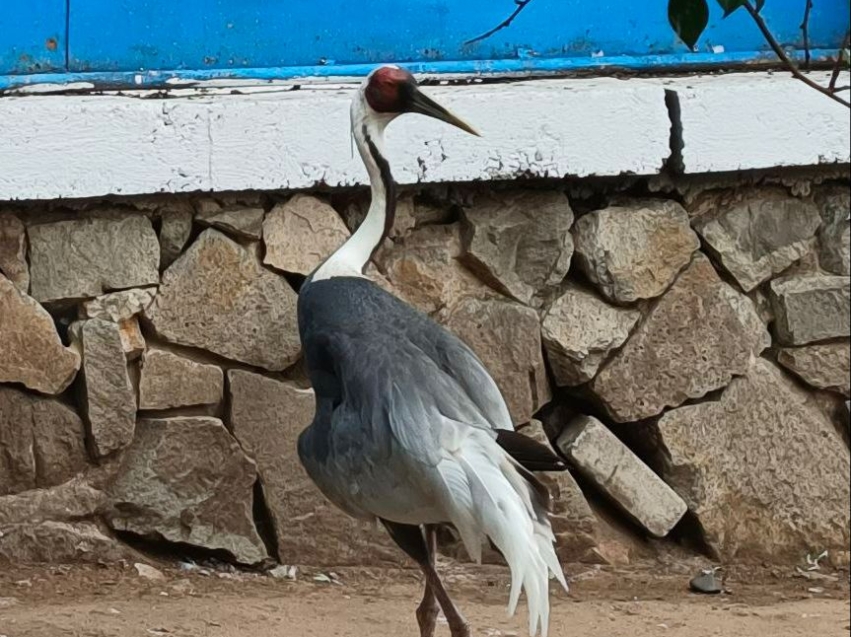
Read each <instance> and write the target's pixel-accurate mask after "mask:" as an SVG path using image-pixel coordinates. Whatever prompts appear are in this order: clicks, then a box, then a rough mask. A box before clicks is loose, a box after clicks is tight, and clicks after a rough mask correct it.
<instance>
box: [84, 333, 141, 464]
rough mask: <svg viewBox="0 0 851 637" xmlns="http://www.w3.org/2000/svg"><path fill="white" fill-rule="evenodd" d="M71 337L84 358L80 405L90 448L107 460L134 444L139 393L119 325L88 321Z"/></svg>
mask: <svg viewBox="0 0 851 637" xmlns="http://www.w3.org/2000/svg"><path fill="white" fill-rule="evenodd" d="M71 333H72V337H73V338H74V340H75V341H76V342H77V344H78V345H77V346H78V348H79V350H80V351H81V352H82V356H83V369H82V376H83V383H82V385H81V405H82V408H83V414H84V416H85V420H86V426H87V428H88V433H89V438H90V441H91V448H92V450H93V451H94V452H95V454H97V456H99V457H102V456H107V455H109V454H111V453H113V452H115V451H118V450H119V449H122V448H124V447H126V446H127V445H128V444H130V441H131V440H133V431H134V428H135V422H136V392H135V390H134V389H133V385H132V384H131V382H130V375H129V372H128V370H127V359H126V357H125V354H124V345H123V344H122V341H121V331H120V328H119V326H118V324H117V323H113V322H111V321H104V320H102V319H89V320H86V321H80V322H78V323H75V324H74V325H72V327H71Z"/></svg>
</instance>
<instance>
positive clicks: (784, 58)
mask: <svg viewBox="0 0 851 637" xmlns="http://www.w3.org/2000/svg"><path fill="white" fill-rule="evenodd" d="M743 6H744V7H745V9H747V11H748V13H750V14H751V17H752V18H753V19H754V22H756V26H758V27H759V30H760V31H761V32H762V35H763V37H764V38H765V41H766V42H768V45H769V46H770V47H771V50H772V51H774V53H775V55H777V57H778V58H780V61H781V62H783V64H784V65H785V66H786V68H787V69H788V70H789V72H790V73H791V74H792V75H793V76H794V77H795V78H797V79H799V80H801V81H802V82H803V83H804V84H806V85H807V86H809V87H810V88H812V89H814V90H816V91H818V92H819V93H822V94H824V95H827V96H828V97H829V98H830V99H832V100H834V101H836V102H839V103H840V104H842V105H843V106H845V107H846V108H851V102H847V101H845V100H844V99H842V98H841V97H839V96H838V95H836V94H835V93H834V92H833V91H831V90H830V89H829V88H827V87H826V86H822V85H821V84H819V83H818V82H814V81H813V80H811V79H810V78H808V77H807V76H806V75H804V74H803V73H801V70H800V69H799V68H798V67H797V66H795V63H794V62H793V61H792V60H791V59H790V58H789V56H788V55H786V51H784V50H783V47H782V46H780V43H779V42H778V41H777V39H776V38H775V37H774V34H773V33H771V30H770V29H769V28H768V25H767V24H765V20H763V19H762V16H761V15H759V12H758V11H757V10H756V9H755V8H754V6H753V4H752V3H751V0H745V2H744V5H743Z"/></svg>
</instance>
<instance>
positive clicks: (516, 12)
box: [464, 0, 532, 45]
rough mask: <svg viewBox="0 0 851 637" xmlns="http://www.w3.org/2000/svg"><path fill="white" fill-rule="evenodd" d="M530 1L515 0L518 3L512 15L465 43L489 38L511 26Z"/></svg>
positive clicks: (473, 42)
mask: <svg viewBox="0 0 851 637" xmlns="http://www.w3.org/2000/svg"><path fill="white" fill-rule="evenodd" d="M530 2H532V0H514V4H516V5H517V7H515V9H514V12H513V13H512V14H511V15H510V16H508V17H507V18H506V19H505V20H503V21H502V22H500V23H499V24H498V25H496V26H495V27H494V28H493V29H491V30H490V31H485V32H484V33H482V34H481V35H477V36H476V37H475V38H473V39H472V40H467V41H466V42H464V44H465V45H467V44H475V43H476V42H481V41H482V40H487V39H488V38H489V37H491V36H492V35H493V34H494V33H497V32H498V31H502V30H503V29H507V28H508V27H510V26H511V23H512V22H514V19H515V18H516V17H517V16H519V15H520V12H521V11H523V9H525V8H526V5H528V4H529V3H530Z"/></svg>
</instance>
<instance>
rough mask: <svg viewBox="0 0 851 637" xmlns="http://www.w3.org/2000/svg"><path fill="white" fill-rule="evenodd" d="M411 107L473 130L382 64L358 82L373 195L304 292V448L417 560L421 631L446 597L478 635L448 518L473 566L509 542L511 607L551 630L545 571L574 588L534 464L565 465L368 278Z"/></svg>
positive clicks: (458, 352) (459, 357)
mask: <svg viewBox="0 0 851 637" xmlns="http://www.w3.org/2000/svg"><path fill="white" fill-rule="evenodd" d="M404 113H420V114H422V115H427V116H429V117H434V118H436V119H439V120H442V121H444V122H447V123H449V124H452V125H454V126H457V127H458V128H460V129H462V130H464V131H467V132H469V133H473V134H476V135H477V134H478V133H476V131H475V130H474V129H473V128H472V127H471V126H470V125H468V124H466V123H465V122H464V121H462V120H461V119H459V118H458V117H456V116H455V115H453V114H452V113H450V112H449V111H447V110H446V109H445V108H443V107H442V106H440V105H439V104H437V103H436V102H435V101H433V100H432V99H431V98H429V97H427V96H426V95H425V94H424V93H423V92H422V91H421V90H420V88H419V87H418V85H417V82H416V81H415V79H414V77H413V76H412V75H411V74H410V73H409V72H408V71H406V70H404V69H402V68H399V67H396V66H382V67H380V68H378V69H376V70H374V71H373V72H372V73H371V74H370V75H369V77H368V78H367V79H366V80H365V81H364V82H363V84H362V85H361V87H360V88H359V90H358V91H357V94H356V95H355V97H354V100H353V102H352V107H351V123H352V134H353V135H354V139H355V141H356V143H357V147H358V150H359V151H360V155H361V158H362V159H363V161H364V163H365V164H366V169H367V172H368V173H369V179H370V182H371V187H372V202H371V205H370V208H369V212H368V214H367V216H366V218H365V219H364V221H363V223H362V224H361V225H360V227H358V229H357V231H355V233H354V234H353V235H352V236H351V237H350V238H349V239H348V240H347V241H346V242H345V243H344V244H343V245H342V246H341V247H340V248H339V249H338V250H337V251H336V252H334V253H333V254H332V255H331V256H330V257H328V258H327V259H326V260H325V261H324V262H323V263H322V264H321V265H320V266H319V267H318V268H317V269H316V270H315V271H314V272H313V273H312V274H311V275H310V276H308V277H307V279H306V280H305V282H304V283H303V285H302V287H301V290H300V292H299V299H298V322H299V332H300V335H301V341H302V346H303V348H304V356H305V361H306V363H307V368H308V372H309V375H310V379H311V381H312V383H313V388H314V390H315V392H316V414H315V416H314V419H313V423H312V424H311V425H310V426H309V427H308V428H307V429H305V430H304V432H303V433H302V434H301V436H300V437H299V440H298V453H299V457H300V459H301V462H302V463H303V464H304V467H305V469H306V470H307V472H308V474H309V475H310V477H311V478H312V479H313V480H314V481H315V482H316V484H317V486H318V487H319V489H320V490H321V491H322V492H323V493H324V494H325V496H326V497H327V498H328V499H329V500H331V502H333V503H334V504H336V505H337V506H338V507H340V508H341V509H342V510H343V511H345V512H346V513H348V514H349V515H352V516H355V517H357V518H363V519H367V520H376V519H377V520H380V521H381V522H382V523H383V524H384V526H385V527H386V528H387V530H388V532H389V533H390V535H391V537H392V538H393V539H394V540H395V542H396V543H397V544H398V545H399V547H400V548H401V549H402V550H403V551H405V552H406V553H407V554H408V555H409V556H410V557H411V558H413V559H414V560H415V561H416V562H417V564H418V565H419V567H420V568H421V569H422V571H423V573H424V575H425V582H426V584H425V594H424V596H423V600H422V603H421V604H420V606H419V607H418V609H417V613H416V616H417V620H418V623H419V628H420V634H421V636H422V637H432V635H433V633H434V629H435V624H436V620H437V615H438V606H439V607H440V608H441V609H442V610H443V613H444V616H445V617H446V620H447V622H448V624H449V629H450V631H451V634H452V637H469V636H470V634H471V633H470V628H469V625H468V624H467V622H466V621H465V619H464V618H463V616H462V615H461V613H460V612H459V611H458V609H457V608H456V607H455V605H454V604H453V603H452V601H451V600H450V598H449V595H448V594H447V591H446V589H445V587H444V585H443V583H442V582H441V579H440V577H439V575H438V573H437V571H436V569H435V553H436V548H437V547H436V544H437V539H436V531H437V528H438V527H439V526H440V525H451V526H454V527H455V529H457V531H458V533H459V535H460V536H461V539H462V541H463V543H464V546H465V547H466V549H467V551H468V553H469V554H470V556H471V557H472V558H473V559H475V560H476V561H478V562H481V554H482V542H483V540H485V539H486V538H487V539H489V540H490V541H491V542H492V543H493V544H494V545H495V546H496V547H497V548H498V549H499V550H500V551H501V553H502V554H503V556H504V557H505V559H506V561H507V562H508V565H509V567H510V569H511V590H510V595H509V597H510V599H509V613H510V614H513V613H514V611H515V609H516V607H517V603H518V600H519V597H520V593H521V589H523V590H525V592H526V598H527V602H528V607H529V632H530V634H532V635H536V634H537V632H538V629H539V628H540V632H541V634H542V635H543V636H544V637H546V635H547V630H548V625H549V594H548V589H549V578H550V573H553V575H554V576H555V577H556V579H558V581H559V582H560V583H561V584H562V586H564V587H565V590H566V589H567V583H566V581H565V578H564V573H563V572H562V569H561V566H560V565H559V562H558V558H557V557H556V553H555V550H554V548H553V543H554V537H553V532H552V529H551V526H550V521H549V517H548V512H549V506H550V496H549V493H548V492H547V489H546V487H544V485H542V484H541V482H540V481H539V480H538V479H537V478H536V477H535V476H534V475H533V474H532V473H531V472H532V471H537V470H545V471H546V470H552V471H560V470H564V468H565V467H564V465H563V463H562V462H561V461H560V460H559V458H558V457H557V456H556V455H555V454H554V453H553V452H552V450H550V449H548V448H546V447H545V446H543V445H541V444H539V443H536V442H534V441H532V440H531V439H530V438H528V437H527V436H524V435H522V434H519V433H516V432H515V431H514V427H513V425H512V422H511V418H510V416H509V413H508V408H507V407H506V404H505V400H504V399H503V397H502V395H501V394H500V392H499V389H498V388H497V386H496V383H494V381H493V379H492V378H491V376H490V374H488V372H487V370H486V369H485V367H484V366H483V365H482V363H481V361H480V360H479V359H478V358H477V357H476V355H475V354H474V353H473V352H472V351H471V350H470V348H469V347H467V346H466V345H465V344H464V343H463V342H461V341H460V340H459V339H458V338H457V337H455V336H453V335H452V334H450V333H449V332H448V331H446V330H445V329H444V328H442V327H441V326H440V325H438V324H437V323H435V322H434V321H432V320H431V319H430V318H429V317H428V316H426V315H425V314H423V313H421V312H419V311H417V310H416V309H414V308H412V307H410V306H409V305H407V304H406V303H404V302H402V301H401V300H399V299H398V298H396V297H395V296H393V295H392V294H389V293H388V292H385V291H384V290H382V289H381V288H380V287H379V286H377V285H376V284H374V283H372V282H371V281H370V280H368V279H367V278H366V277H365V276H364V274H363V273H364V269H365V268H366V266H367V263H368V262H369V260H370V259H371V257H372V255H373V253H374V252H375V250H376V249H377V248H378V246H379V245H381V243H382V241H383V240H384V238H385V237H386V236H387V233H388V231H389V230H390V227H391V226H392V224H393V217H394V213H395V208H396V186H395V183H394V182H393V176H392V174H391V172H390V165H389V164H388V161H387V159H386V157H385V155H384V129H385V128H386V127H387V125H388V124H389V123H390V122H391V121H393V120H394V119H395V118H396V117H398V116H399V115H402V114H404Z"/></svg>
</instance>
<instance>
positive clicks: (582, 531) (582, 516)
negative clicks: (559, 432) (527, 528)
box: [520, 420, 599, 562]
mask: <svg viewBox="0 0 851 637" xmlns="http://www.w3.org/2000/svg"><path fill="white" fill-rule="evenodd" d="M520 432H521V433H522V434H524V435H526V436H529V437H530V438H532V439H533V440H535V441H537V442H539V443H541V444H542V445H545V446H547V447H550V446H551V445H550V441H549V439H548V438H547V434H546V433H545V432H544V427H543V425H542V424H541V422H540V421H538V420H532V421H531V422H530V423H529V426H527V427H524V428H523V429H521V430H520ZM537 477H538V478H539V479H540V480H541V482H543V483H544V485H545V486H546V487H547V488H548V489H549V491H550V496H551V497H552V499H553V510H552V512H551V513H550V520H551V521H552V525H553V533H554V534H555V536H556V553H557V554H558V556H559V559H560V560H561V561H562V562H575V561H577V560H579V559H581V558H584V557H585V556H586V555H587V554H588V551H589V550H590V549H591V548H592V547H594V546H596V545H597V534H598V531H599V529H598V523H597V518H596V516H595V515H594V512H593V511H592V510H591V507H590V506H589V505H588V501H587V500H586V499H585V496H584V495H583V494H582V490H581V489H580V488H579V485H578V484H576V480H574V479H573V476H572V475H570V473H569V472H568V471H561V472H559V473H539V474H537Z"/></svg>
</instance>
